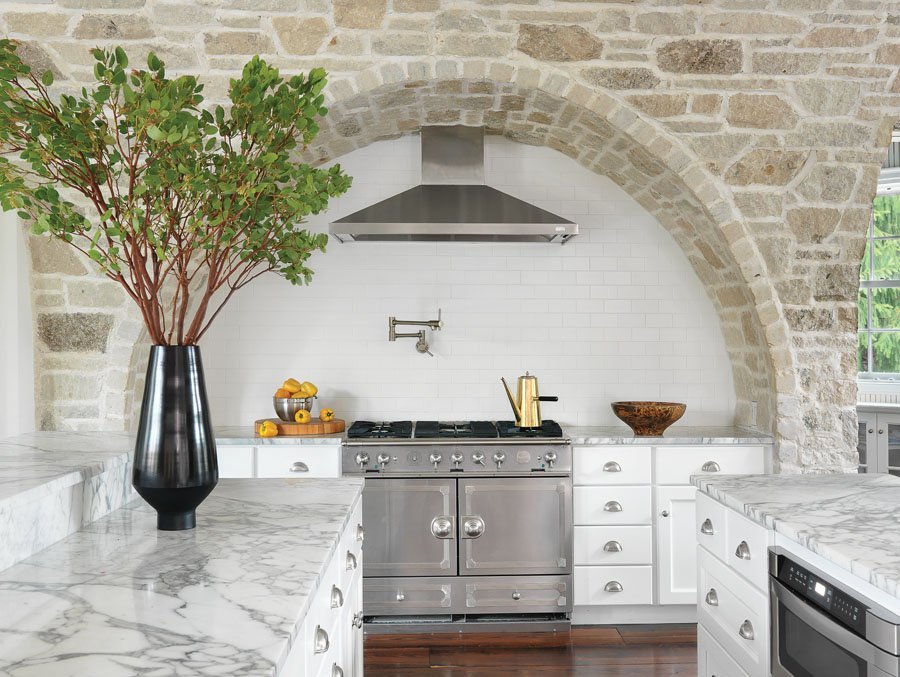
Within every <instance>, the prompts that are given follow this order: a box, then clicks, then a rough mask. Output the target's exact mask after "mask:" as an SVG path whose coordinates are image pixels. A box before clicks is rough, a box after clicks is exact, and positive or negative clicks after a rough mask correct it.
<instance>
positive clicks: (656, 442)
mask: <svg viewBox="0 0 900 677" xmlns="http://www.w3.org/2000/svg"><path fill="white" fill-rule="evenodd" d="M563 432H564V433H565V434H566V436H567V437H569V438H570V439H571V440H572V444H577V445H594V444H596V445H604V444H637V445H652V446H655V447H658V446H662V445H668V444H772V443H773V442H774V438H773V437H772V436H771V435H769V434H768V433H764V432H760V431H758V430H749V429H747V428H737V427H690V426H677V425H675V426H672V427H671V428H669V429H668V430H666V432H665V434H664V435H663V436H662V437H636V436H635V435H634V433H633V432H632V431H631V429H630V428H626V427H623V426H599V427H574V426H571V427H570V426H563Z"/></svg>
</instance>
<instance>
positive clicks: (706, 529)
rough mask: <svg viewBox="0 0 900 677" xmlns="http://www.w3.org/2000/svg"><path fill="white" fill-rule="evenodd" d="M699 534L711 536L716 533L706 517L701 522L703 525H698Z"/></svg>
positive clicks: (710, 521)
mask: <svg viewBox="0 0 900 677" xmlns="http://www.w3.org/2000/svg"><path fill="white" fill-rule="evenodd" d="M700 533H701V534H704V535H705V536H712V535H713V534H715V533H716V530H715V529H713V523H712V520H711V519H709V518H708V517H707V518H706V519H705V520H703V524H701V525H700Z"/></svg>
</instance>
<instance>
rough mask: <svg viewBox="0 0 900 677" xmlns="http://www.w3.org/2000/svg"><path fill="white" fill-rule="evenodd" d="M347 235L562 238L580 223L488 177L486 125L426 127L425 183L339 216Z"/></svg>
mask: <svg viewBox="0 0 900 677" xmlns="http://www.w3.org/2000/svg"><path fill="white" fill-rule="evenodd" d="M328 230H329V232H330V233H331V234H332V235H334V236H335V237H336V238H337V239H338V240H340V241H341V242H560V243H564V242H566V241H567V240H569V239H570V238H572V237H574V236H575V235H577V234H578V224H576V223H573V222H572V221H569V220H568V219H564V218H562V217H561V216H557V215H556V214H553V213H551V212H548V211H547V210H546V209H541V208H540V207H536V206H534V205H532V204H529V203H528V202H525V201H524V200H520V199H518V198H516V197H513V196H512V195H508V194H507V193H504V192H503V191H500V190H497V189H496V188H491V187H490V186H486V185H484V128H483V127H465V126H462V125H457V126H450V127H423V128H422V184H421V185H418V186H416V187H414V188H410V189H409V190H406V191H403V192H402V193H399V194H397V195H394V196H392V197H389V198H387V199H386V200H382V201H381V202H377V203H376V204H373V205H371V206H369V207H366V208H364V209H361V210H359V211H357V212H354V213H353V214H350V215H349V216H345V217H344V218H342V219H338V220H337V221H333V222H332V223H331V224H330V225H329V228H328Z"/></svg>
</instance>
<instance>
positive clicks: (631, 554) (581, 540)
mask: <svg viewBox="0 0 900 677" xmlns="http://www.w3.org/2000/svg"><path fill="white" fill-rule="evenodd" d="M652 563H653V527H651V526H646V527H585V526H582V527H575V564H613V565H616V564H652Z"/></svg>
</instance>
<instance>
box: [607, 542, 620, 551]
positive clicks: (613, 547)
mask: <svg viewBox="0 0 900 677" xmlns="http://www.w3.org/2000/svg"><path fill="white" fill-rule="evenodd" d="M603 552H622V544H621V543H619V542H618V541H607V542H606V545H604V546H603Z"/></svg>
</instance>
